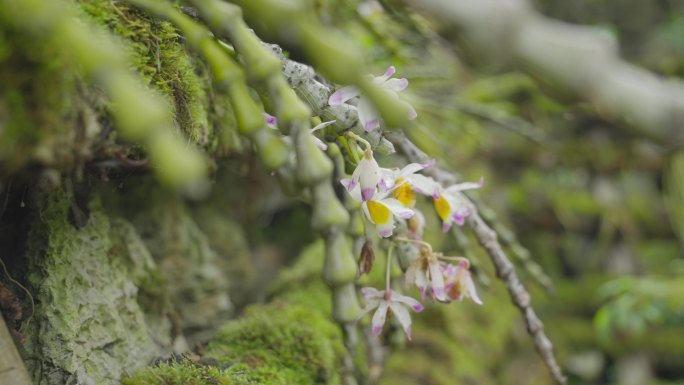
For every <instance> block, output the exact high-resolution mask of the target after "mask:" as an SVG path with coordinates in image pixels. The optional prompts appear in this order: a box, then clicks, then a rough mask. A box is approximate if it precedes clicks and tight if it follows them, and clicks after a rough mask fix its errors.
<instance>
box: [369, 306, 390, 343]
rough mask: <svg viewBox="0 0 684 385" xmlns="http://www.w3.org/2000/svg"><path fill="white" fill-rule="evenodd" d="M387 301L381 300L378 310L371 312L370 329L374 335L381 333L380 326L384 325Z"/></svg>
mask: <svg viewBox="0 0 684 385" xmlns="http://www.w3.org/2000/svg"><path fill="white" fill-rule="evenodd" d="M388 306H389V305H388V303H387V301H381V302H380V305H379V306H378V310H377V311H376V312H375V314H373V319H372V320H371V326H372V329H371V331H372V332H373V335H375V336H376V337H377V336H379V335H380V333H382V327H383V326H384V325H385V320H386V319H387V308H388Z"/></svg>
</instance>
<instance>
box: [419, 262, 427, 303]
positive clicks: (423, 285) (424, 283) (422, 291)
mask: <svg viewBox="0 0 684 385" xmlns="http://www.w3.org/2000/svg"><path fill="white" fill-rule="evenodd" d="M416 286H417V287H418V289H420V295H421V296H422V297H423V300H425V290H426V289H427V286H428V282H427V277H426V276H425V270H423V269H420V270H418V271H417V272H416Z"/></svg>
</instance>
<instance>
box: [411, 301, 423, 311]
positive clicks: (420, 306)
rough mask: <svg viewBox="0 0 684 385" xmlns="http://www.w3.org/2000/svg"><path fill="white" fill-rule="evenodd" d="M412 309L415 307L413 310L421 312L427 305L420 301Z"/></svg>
mask: <svg viewBox="0 0 684 385" xmlns="http://www.w3.org/2000/svg"><path fill="white" fill-rule="evenodd" d="M411 309H413V311H415V312H416V313H420V312H421V311H423V310H425V306H423V304H422V303H419V304H417V305H414V306H411Z"/></svg>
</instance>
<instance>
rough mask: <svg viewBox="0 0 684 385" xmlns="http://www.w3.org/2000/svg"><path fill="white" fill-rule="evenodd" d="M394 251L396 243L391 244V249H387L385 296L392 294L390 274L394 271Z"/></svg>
mask: <svg viewBox="0 0 684 385" xmlns="http://www.w3.org/2000/svg"><path fill="white" fill-rule="evenodd" d="M392 251H394V243H390V245H389V247H388V248H387V266H386V267H387V270H386V272H385V295H386V296H389V295H390V294H389V293H390V283H391V277H390V275H391V274H390V272H391V271H392Z"/></svg>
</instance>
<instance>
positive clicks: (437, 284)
mask: <svg viewBox="0 0 684 385" xmlns="http://www.w3.org/2000/svg"><path fill="white" fill-rule="evenodd" d="M429 269H430V286H431V287H432V289H433V291H432V293H433V295H434V297H435V298H436V299H437V300H439V301H447V300H448V299H447V296H446V292H445V288H444V278H443V276H442V271H441V269H440V268H439V262H437V263H431V264H430V266H429Z"/></svg>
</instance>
